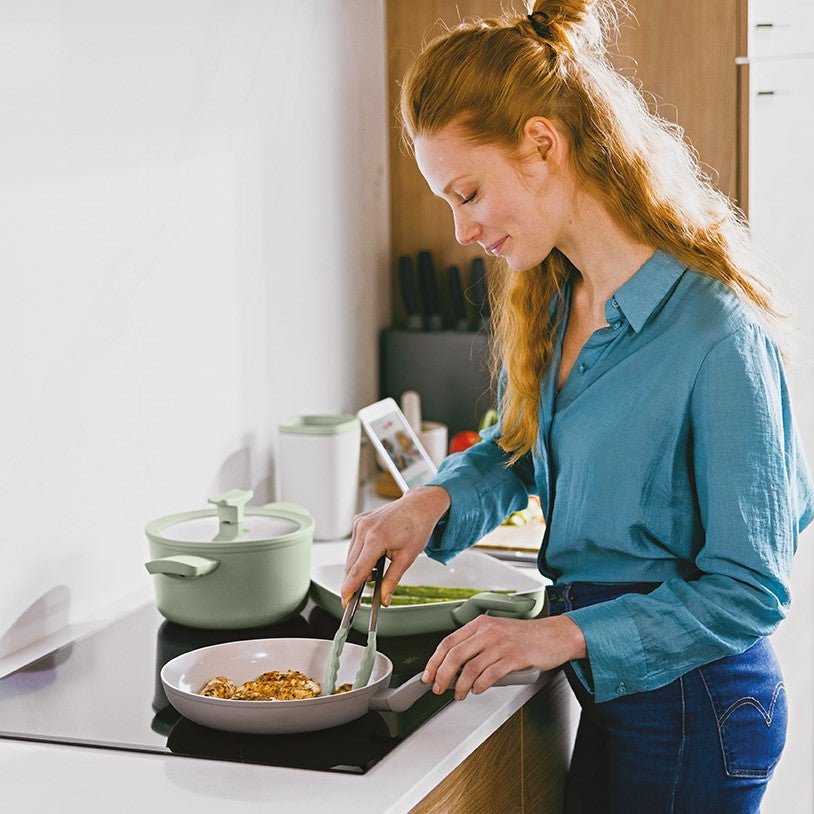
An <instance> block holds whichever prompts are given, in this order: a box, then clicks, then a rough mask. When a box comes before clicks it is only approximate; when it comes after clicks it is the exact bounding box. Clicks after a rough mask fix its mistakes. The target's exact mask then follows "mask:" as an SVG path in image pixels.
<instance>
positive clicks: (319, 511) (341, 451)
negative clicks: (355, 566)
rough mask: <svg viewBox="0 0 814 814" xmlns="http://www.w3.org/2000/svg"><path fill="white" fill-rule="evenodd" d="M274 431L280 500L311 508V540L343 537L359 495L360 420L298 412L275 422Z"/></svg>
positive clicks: (348, 530) (351, 518)
mask: <svg viewBox="0 0 814 814" xmlns="http://www.w3.org/2000/svg"><path fill="white" fill-rule="evenodd" d="M279 431H280V435H279V442H280V443H279V454H278V476H277V483H278V489H277V493H278V495H279V499H280V500H283V501H290V502H292V503H299V504H300V505H302V506H305V507H306V508H307V509H308V510H309V511H310V512H311V516H312V517H313V518H314V523H315V526H314V539H315V540H339V539H342V538H344V537H348V536H349V535H350V533H351V530H352V527H353V517H354V515H355V514H356V507H357V500H358V496H359V445H360V442H361V425H360V423H359V419H358V418H356V416H353V415H344V414H340V415H306V416H299V417H298V418H295V419H292V420H290V421H286V422H283V423H282V424H280V426H279Z"/></svg>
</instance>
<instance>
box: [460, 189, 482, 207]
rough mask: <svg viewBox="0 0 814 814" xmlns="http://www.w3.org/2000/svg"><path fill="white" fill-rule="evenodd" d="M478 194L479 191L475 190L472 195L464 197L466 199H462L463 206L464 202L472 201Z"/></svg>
mask: <svg viewBox="0 0 814 814" xmlns="http://www.w3.org/2000/svg"><path fill="white" fill-rule="evenodd" d="M477 194H478V193H477V192H473V193H472V194H471V195H470V196H469V197H468V198H464V199H463V200H462V201H461V206H463V205H464V204H468V203H472V201H474V200H475V196H476V195H477Z"/></svg>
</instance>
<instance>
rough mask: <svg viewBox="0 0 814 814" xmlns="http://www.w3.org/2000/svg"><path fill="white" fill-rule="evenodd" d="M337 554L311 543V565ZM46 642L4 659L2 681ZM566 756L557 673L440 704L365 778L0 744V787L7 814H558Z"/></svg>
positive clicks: (342, 547) (335, 547)
mask: <svg viewBox="0 0 814 814" xmlns="http://www.w3.org/2000/svg"><path fill="white" fill-rule="evenodd" d="M346 550H347V541H342V542H336V543H317V544H315V546H314V562H315V564H317V563H331V562H342V561H344V557H345V552H346ZM147 588H149V585H148V586H147ZM151 599H152V597H151V594H150V593H149V592H147V591H145V594H144V595H143V596H141V597H134V598H132V601H133V602H136V603H138V602H149V601H151ZM135 606H136V605H135V604H133V605H131V607H130V608H128V609H127V610H131V609H132V608H133V607H135ZM123 612H125V608H118V609H113V610H112V611H111V617H110V621H112V620H113V618H115V616H116V615H121V613H123ZM54 646H55V643H53V642H52V643H50V646H49V643H41V644H40V645H39V647H40V648H41V652H40V653H37V652H35V650H36V647H34V648H28V652H27V653H25V654H16V655H15V656H11V657H7V658H6V659H3V660H2V661H0V675H5V674H7V673H8V672H9V671H10V670H11V669H14V668H15V664H14V659H15V658H16V659H17V660H18V662H19V660H20V659H22V658H26V659H27V660H29V661H30V660H32V659H33V658H36V657H37V656H38V655H41V654H42V653H45V652H49V650H50V649H53V647H54ZM22 702H24V699H23V701H22ZM110 714H111V715H115V714H116V711H115V709H111V710H110ZM569 749H570V727H569V721H568V696H567V688H566V687H565V686H564V682H563V679H562V676H561V674H560V673H558V672H557V673H548V674H545V675H543V676H542V677H541V678H540V679H539V680H538V681H537V682H536V683H535V684H533V685H526V686H514V687H499V688H493V689H490V690H489V691H488V692H486V693H483V694H482V695H480V696H470V697H468V698H467V699H466V700H465V701H463V702H460V703H455V702H453V703H451V704H449V705H448V706H447V707H445V708H444V709H443V710H441V711H440V712H439V713H438V714H436V715H435V716H434V717H432V718H431V719H430V720H429V721H427V722H426V723H425V724H424V725H423V726H421V727H420V729H418V730H417V731H416V732H415V733H413V734H412V735H411V736H409V737H408V738H407V739H406V740H405V741H404V742H403V743H401V744H400V745H399V746H398V747H397V748H395V749H394V750H393V751H392V752H391V753H390V754H388V755H387V756H386V757H385V758H384V759H382V760H381V761H380V762H379V763H377V764H376V765H375V766H373V767H372V768H371V769H370V770H369V771H368V772H367V773H366V774H365V775H362V776H358V775H345V774H336V773H327V772H312V771H305V770H299V769H285V768H277V767H269V766H260V765H243V764H238V763H232V762H225V761H215V760H201V759H194V758H186V757H179V756H164V755H153V754H143V753H138V752H129V751H120V750H113V749H102V748H92V747H78V746H67V745H52V744H41V743H34V742H23V741H15V740H7V739H0V787H1V788H2V789H3V792H4V801H5V803H6V806H8V807H9V810H15V809H22V808H23V807H25V809H26V810H30V811H40V810H46V808H47V809H48V810H55V811H65V812H72V811H83V812H87V811H90V812H94V811H116V812H119V813H120V814H123V813H124V812H131V811H132V812H136V811H145V810H150V811H159V812H162V811H171V810H172V811H176V810H179V809H181V810H184V811H195V812H202V814H209V812H212V814H214V812H222V811H224V810H228V811H230V812H231V811H247V812H249V811H251V812H254V811H257V812H260V811H270V810H272V809H273V810H275V811H277V810H279V811H285V812H310V811H319V810H325V809H328V808H329V809H330V810H331V811H332V812H337V814H341V812H345V811H347V812H375V813H376V814H384V813H385V812H392V813H393V814H396V813H397V812H398V813H399V814H401V812H410V811H416V812H422V814H426V813H427V812H442V811H443V812H454V811H458V810H461V811H464V810H465V811H466V812H467V814H471V813H472V812H481V811H482V812H489V811H517V812H523V811H528V812H531V811H559V810H561V799H562V785H563V779H564V774H565V766H566V762H567V756H568V752H569Z"/></svg>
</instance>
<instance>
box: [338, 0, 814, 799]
mask: <svg viewBox="0 0 814 814" xmlns="http://www.w3.org/2000/svg"><path fill="white" fill-rule="evenodd" d="M614 25H615V18H614V13H613V7H612V5H611V3H610V2H607V1H603V0H598V1H597V2H579V0H562V2H545V0H542V1H541V2H538V3H536V4H535V7H534V11H533V13H532V14H530V15H528V16H524V17H521V18H514V19H508V18H504V19H500V20H484V21H478V22H473V23H469V24H463V25H460V26H458V27H457V28H455V29H454V30H452V31H450V32H449V33H447V34H445V35H444V36H442V37H441V38H439V39H437V40H435V41H434V42H432V43H431V44H430V45H429V46H428V47H427V48H426V49H425V50H424V51H423V53H422V54H421V55H420V56H419V57H418V59H417V60H416V61H415V63H414V64H413V65H412V66H411V68H410V69H409V71H408V72H407V75H406V77H405V80H404V83H403V87H402V97H401V112H402V119H403V124H404V130H405V136H406V140H407V142H408V144H409V145H411V146H412V148H413V149H414V153H415V157H416V160H417V163H418V166H419V169H420V170H421V172H422V174H423V175H424V177H425V179H426V181H427V183H428V184H429V186H430V188H431V189H432V191H433V192H434V193H435V194H436V195H437V196H439V197H441V198H443V199H444V200H445V201H446V202H447V203H448V204H449V205H450V207H451V208H452V212H453V216H454V221H455V234H456V238H457V239H458V241H459V242H460V243H463V244H471V243H473V242H477V243H478V244H480V245H481V246H482V247H483V248H484V249H485V250H486V251H487V252H489V253H491V254H493V255H495V256H496V257H498V258H500V259H501V260H502V261H504V263H505V268H501V269H500V273H498V274H497V275H496V276H497V279H496V280H495V281H494V285H493V299H494V302H493V315H494V317H493V318H494V329H495V333H494V348H495V354H496V361H495V369H496V373H497V377H498V399H499V407H500V421H499V423H498V425H497V426H496V427H494V428H492V429H490V430H488V431H486V432H485V433H484V434H483V440H482V442H481V443H479V444H477V445H475V446H474V447H472V448H471V449H469V450H467V451H466V452H463V453H460V454H457V455H452V456H450V457H449V458H448V459H447V460H446V461H445V462H444V464H443V466H442V467H441V468H440V470H439V473H438V475H437V477H435V478H434V479H433V481H432V482H431V484H430V485H427V486H425V487H422V488H419V489H415V490H412V491H410V492H408V493H407V494H405V495H404V497H403V498H401V499H400V500H399V501H397V502H395V503H393V504H390V505H388V506H385V507H383V508H380V509H378V510H376V511H374V512H370V513H367V514H363V515H360V516H359V517H357V519H356V522H355V524H354V531H353V538H352V543H351V549H350V552H349V555H348V560H347V566H346V580H345V584H344V586H343V598H344V600H345V601H347V599H348V598H349V596H350V595H351V594H352V592H353V591H354V590H355V588H356V587H357V586H358V585H359V584H360V582H361V581H362V580H363V579H364V578H365V577H366V576H367V574H369V572H370V571H371V569H372V567H373V565H374V563H375V562H376V560H377V559H378V557H379V556H380V555H381V554H382V553H386V554H387V555H388V556H389V557H390V559H391V560H392V562H391V564H390V567H389V569H388V572H387V574H386V576H385V579H384V593H385V595H386V596H388V595H389V594H390V593H391V592H392V590H393V588H394V587H395V585H396V584H397V582H398V580H399V579H400V578H401V576H402V574H403V573H404V571H405V570H406V569H407V568H408V567H409V565H410V564H411V563H412V562H413V560H414V559H415V557H416V556H417V555H418V554H419V553H420V552H421V551H424V550H426V552H427V553H428V554H429V555H430V556H431V557H434V558H436V559H438V560H440V561H442V562H447V561H448V560H450V559H451V558H452V557H454V556H455V554H457V553H458V552H460V551H462V550H464V549H465V548H466V547H467V546H469V545H471V544H472V543H474V542H475V541H477V540H478V539H479V538H480V537H481V536H482V535H484V534H485V533H486V532H488V531H489V530H491V529H492V528H494V527H495V526H496V525H497V524H498V523H499V522H500V521H501V520H502V519H503V518H505V517H506V516H507V515H508V514H510V513H511V512H512V511H515V510H518V509H522V508H524V507H525V506H526V504H527V501H528V495H529V494H530V493H533V494H538V495H539V496H540V499H541V503H542V506H543V508H544V511H545V515H546V521H547V523H546V532H545V536H544V539H543V542H542V546H541V550H540V556H539V561H538V564H539V568H540V570H541V572H542V573H543V574H545V575H547V576H549V577H550V578H551V579H552V580H553V582H554V586H553V587H551V588H549V589H548V616H547V617H546V618H542V619H536V620H523V621H520V620H510V619H501V618H488V617H480V618H479V619H476V620H475V621H473V622H471V623H470V624H468V625H466V626H465V627H462V628H461V629H460V630H457V631H455V632H454V633H452V634H451V635H449V636H448V637H447V638H446V639H444V641H443V642H442V643H441V644H440V645H439V647H438V649H437V651H436V652H435V654H434V655H433V656H432V658H431V659H430V660H429V662H428V664H427V668H426V672H425V674H424V680H425V681H427V682H432V684H433V689H434V691H435V692H443V691H444V690H445V689H447V687H449V686H452V685H453V684H454V687H455V697H456V698H457V699H462V698H464V697H466V695H467V694H468V693H469V692H473V693H479V692H482V691H483V690H485V689H486V688H487V687H489V686H491V685H492V684H494V683H495V681H497V680H498V679H499V678H500V677H502V676H503V675H505V674H506V673H508V672H510V671H512V670H516V669H520V668H524V667H528V666H536V667H539V668H541V669H551V668H555V667H558V666H560V665H564V666H565V671H566V674H567V677H568V680H569V682H570V684H571V687H572V688H573V690H574V692H575V694H576V696H577V698H578V700H579V702H580V704H581V706H582V716H581V719H580V725H579V730H578V735H577V740H576V744H575V747H574V753H573V758H572V765H571V769H570V772H569V778H568V783H567V789H566V800H567V808H568V810H571V811H585V812H602V811H608V810H610V811H618V812H625V813H626V814H629V812H636V811H646V812H658V811H693V812H699V811H712V812H740V811H744V812H746V811H749V812H751V811H757V810H758V807H759V804H760V799H761V797H762V795H763V793H764V791H765V787H766V783H767V782H768V779H769V777H770V775H771V773H772V770H773V768H774V765H775V763H776V762H777V760H778V758H779V756H780V752H781V750H782V747H783V743H784V739H785V728H786V699H785V692H784V689H783V683H782V677H781V675H780V672H779V668H778V665H777V663H776V661H775V659H774V656H773V654H772V651H771V647H770V645H769V643H768V640H767V639H766V637H767V636H768V635H769V634H770V633H771V632H772V631H773V630H774V629H775V628H776V626H777V625H778V623H779V622H780V620H781V619H782V618H783V616H784V615H785V613H786V611H787V609H788V606H789V599H790V597H789V587H788V586H789V571H790V566H791V559H792V555H793V553H794V550H795V548H796V544H797V538H798V534H799V532H800V531H801V530H802V529H803V528H804V527H805V526H806V525H807V524H808V523H809V520H810V518H811V515H812V504H813V503H814V499H813V497H812V484H811V481H810V478H809V475H808V471H807V467H806V464H805V461H804V459H803V454H802V448H801V444H800V441H799V438H798V435H797V431H796V429H795V426H794V423H793V419H792V416H791V410H790V406H789V397H788V392H787V389H786V382H785V378H784V374H783V368H782V363H781V355H780V353H779V351H778V348H777V345H776V343H775V342H774V341H773V339H772V338H771V336H770V334H769V332H768V330H767V328H766V327H764V325H763V320H762V318H763V317H772V316H773V315H774V311H773V309H772V306H771V304H770V301H769V298H768V293H767V291H766V289H765V288H764V286H763V285H762V284H761V283H760V282H759V281H758V278H757V275H756V274H755V273H754V272H755V270H756V269H757V262H756V260H755V258H754V257H753V255H752V253H751V251H750V247H749V241H748V235H747V231H746V225H745V223H744V221H743V218H742V216H741V215H740V214H739V213H738V212H737V211H736V210H734V209H733V208H732V206H731V204H730V203H729V201H728V199H727V198H726V197H725V196H723V195H722V194H721V193H719V192H717V191H716V190H715V189H714V188H713V187H712V186H711V184H710V183H709V181H708V180H707V179H706V178H705V176H703V175H702V173H701V172H700V170H699V168H698V165H697V163H696V161H695V159H694V158H693V156H692V154H691V153H690V151H689V150H688V149H687V147H686V146H685V145H684V143H683V141H682V139H681V135H680V131H678V129H677V128H675V127H671V126H670V125H669V124H667V123H665V122H663V121H661V120H660V119H658V118H656V117H654V116H652V115H650V114H649V113H648V111H647V108H646V105H645V104H644V102H643V100H642V98H641V96H640V95H639V94H638V92H637V91H636V90H635V88H634V87H633V86H632V85H631V84H630V83H629V82H628V81H627V80H625V79H623V78H622V77H620V76H619V75H617V74H616V73H615V72H614V71H613V69H612V68H611V67H610V65H609V63H608V61H607V58H606V54H605V47H604V42H605V39H606V38H607V36H608V35H610V34H612V32H613V29H614ZM388 600H389V596H388ZM386 601H387V600H386ZM459 670H461V673H460V676H459V677H458V678H457V680H456V679H455V676H456V675H457V673H458V671H459Z"/></svg>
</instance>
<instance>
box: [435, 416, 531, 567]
mask: <svg viewBox="0 0 814 814" xmlns="http://www.w3.org/2000/svg"><path fill="white" fill-rule="evenodd" d="M480 435H481V441H480V442H479V443H477V444H475V445H474V446H471V447H469V449H466V450H464V451H463V452H458V453H455V454H454V455H450V456H449V457H448V458H446V459H445V460H444V461H443V462H442V463H441V466H440V468H439V470H438V473H437V474H436V475H435V477H433V478H432V480H430V481H429V482H428V484H427V485H433V486H443V487H444V489H446V490H447V492H449V496H450V508H449V512H448V514H447V515H446V516H445V517H444V519H443V520H442V521H441V522H440V523H439V524H438V525H437V526H436V528H435V531H434V532H433V534H432V535H431V537H430V539H429V542H428V543H427V546H426V548H425V551H426V552H427V554H428V555H429V556H430V557H432V558H433V559H435V560H438V561H439V562H443V563H447V562H449V561H450V560H451V559H452V558H453V557H454V556H455V555H456V554H459V553H460V552H461V551H464V550H465V549H467V548H469V546H471V545H474V544H475V543H476V542H477V541H478V540H480V538H481V537H483V536H484V535H485V534H487V533H488V532H490V531H491V530H492V529H494V528H496V527H497V526H498V525H500V523H502V522H503V520H505V519H506V517H508V516H509V515H510V514H511V513H512V512H516V511H520V510H521V509H525V508H526V506H527V505H528V500H529V492H533V491H534V467H533V465H532V461H531V455H530V454H527V455H525V456H524V457H523V458H521V459H520V460H519V461H518V462H517V463H516V464H514V465H513V466H511V467H507V466H506V463H507V460H508V456H507V454H506V453H505V452H504V451H503V450H502V449H501V448H500V446H499V445H498V443H497V441H498V439H499V438H500V429H499V425H495V426H493V427H489V428H488V429H487V430H484V431H483V432H481V434H480Z"/></svg>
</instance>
